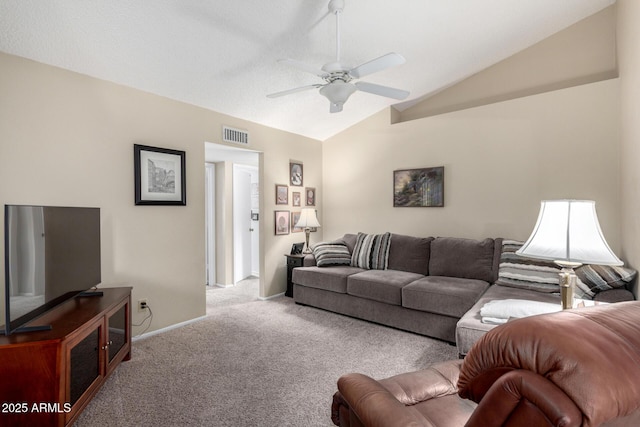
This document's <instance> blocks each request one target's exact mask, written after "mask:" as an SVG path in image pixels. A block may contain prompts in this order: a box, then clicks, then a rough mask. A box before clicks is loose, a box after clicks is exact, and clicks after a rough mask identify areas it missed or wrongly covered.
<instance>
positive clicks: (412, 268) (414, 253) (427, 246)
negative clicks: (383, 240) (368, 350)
mask: <svg viewBox="0 0 640 427" xmlns="http://www.w3.org/2000/svg"><path fill="white" fill-rule="evenodd" d="M432 240H433V237H413V236H404V235H402V234H392V235H391V246H390V247H389V264H388V265H387V268H388V269H390V270H402V271H409V272H411V273H418V274H424V275H425V276H426V275H427V274H429V253H430V251H431V241H432Z"/></svg>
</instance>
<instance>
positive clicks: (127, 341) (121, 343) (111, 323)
mask: <svg viewBox="0 0 640 427" xmlns="http://www.w3.org/2000/svg"><path fill="white" fill-rule="evenodd" d="M105 317H106V322H107V328H106V345H107V351H106V353H107V354H106V356H107V359H106V360H107V373H106V375H107V377H108V376H109V375H111V372H113V370H114V369H115V368H116V367H117V366H118V364H119V363H120V362H122V361H123V360H129V359H130V358H131V295H129V296H128V297H127V298H125V299H123V300H122V301H121V302H120V303H118V305H116V306H115V307H114V308H112V309H111V310H109V312H108V313H107V314H106V316H105Z"/></svg>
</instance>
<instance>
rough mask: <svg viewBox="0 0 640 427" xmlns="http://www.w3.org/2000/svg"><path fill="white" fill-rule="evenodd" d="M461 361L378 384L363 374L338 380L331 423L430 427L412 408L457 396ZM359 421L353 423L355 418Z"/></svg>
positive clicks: (396, 377)
mask: <svg viewBox="0 0 640 427" xmlns="http://www.w3.org/2000/svg"><path fill="white" fill-rule="evenodd" d="M461 364H462V361H461V360H450V361H446V362H442V363H437V364H435V365H432V366H431V367H429V368H427V369H423V370H420V371H415V372H408V373H404V374H400V375H396V376H393V377H390V378H386V379H383V380H380V381H376V380H374V379H372V378H370V377H368V376H366V375H362V374H347V375H343V376H342V377H340V379H339V380H338V390H339V391H338V392H337V393H336V394H335V395H334V398H333V405H332V420H333V422H334V424H336V425H339V426H351V427H354V426H359V425H366V426H374V425H380V426H383V425H384V426H387V425H389V426H394V425H397V426H405V425H409V426H410V425H416V426H418V425H420V426H430V425H431V423H430V421H429V420H427V419H426V418H424V416H422V415H421V414H420V413H419V412H418V411H417V410H415V409H414V408H413V407H412V406H413V405H416V404H418V403H420V402H424V401H427V400H430V399H435V398H438V397H442V396H447V395H451V394H456V393H457V382H458V376H459V372H460V365H461ZM354 416H355V417H356V420H351V418H352V417H354Z"/></svg>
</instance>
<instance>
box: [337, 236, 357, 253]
mask: <svg viewBox="0 0 640 427" xmlns="http://www.w3.org/2000/svg"><path fill="white" fill-rule="evenodd" d="M356 240H358V235H357V234H350V233H347V234H345V235H344V236H342V237H341V238H340V239H338V240H337V241H340V242H342V243H344V244H345V245H347V248H349V252H350V253H353V248H355V247H356Z"/></svg>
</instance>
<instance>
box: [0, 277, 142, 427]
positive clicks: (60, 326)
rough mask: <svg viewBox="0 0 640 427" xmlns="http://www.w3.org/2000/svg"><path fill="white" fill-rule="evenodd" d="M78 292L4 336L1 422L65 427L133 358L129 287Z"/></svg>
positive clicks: (0, 350) (0, 353) (0, 357)
mask: <svg viewBox="0 0 640 427" xmlns="http://www.w3.org/2000/svg"><path fill="white" fill-rule="evenodd" d="M100 291H102V292H103V295H102V296H78V297H76V298H73V299H70V300H68V301H66V302H64V303H62V304H60V305H58V306H56V307H54V308H52V309H51V310H50V311H48V312H46V313H45V314H43V315H42V316H40V317H38V318H37V319H34V320H32V321H31V322H29V324H28V325H27V326H40V325H51V330H49V331H37V332H25V333H15V334H12V335H9V336H0V372H2V374H1V378H0V425H7V426H9V425H10V426H36V425H37V426H66V425H71V424H72V423H73V422H75V420H76V419H77V418H78V416H79V415H80V413H81V412H82V410H83V409H84V408H85V407H86V406H87V404H88V403H89V402H90V401H91V399H92V398H93V396H95V394H96V393H97V391H98V390H99V389H100V387H101V386H102V384H103V383H104V381H105V380H106V379H107V377H108V376H109V375H110V374H111V372H113V370H114V369H115V368H116V367H117V366H118V364H119V363H120V362H121V361H123V360H129V359H130V358H131V288H129V287H126V288H105V289H100Z"/></svg>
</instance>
